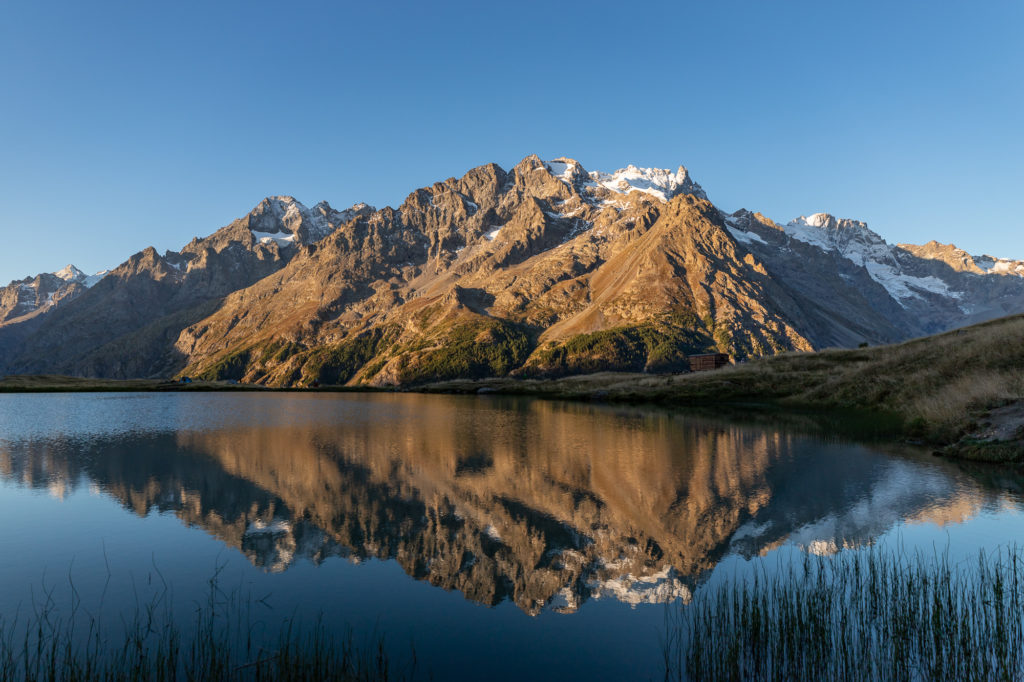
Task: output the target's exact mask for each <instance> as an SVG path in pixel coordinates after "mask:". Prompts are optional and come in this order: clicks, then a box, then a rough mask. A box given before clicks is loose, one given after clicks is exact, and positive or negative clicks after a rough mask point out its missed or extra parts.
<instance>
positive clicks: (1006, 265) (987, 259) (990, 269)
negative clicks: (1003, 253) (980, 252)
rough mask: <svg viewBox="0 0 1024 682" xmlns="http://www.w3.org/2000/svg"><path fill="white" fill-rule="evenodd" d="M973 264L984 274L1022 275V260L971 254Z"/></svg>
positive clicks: (1023, 269)
mask: <svg viewBox="0 0 1024 682" xmlns="http://www.w3.org/2000/svg"><path fill="white" fill-rule="evenodd" d="M973 258H974V264H975V265H977V266H978V267H979V268H981V269H982V270H983V271H984V272H985V274H993V275H1017V276H1018V277H1024V261H1019V260H1010V259H1007V258H996V257H994V256H973Z"/></svg>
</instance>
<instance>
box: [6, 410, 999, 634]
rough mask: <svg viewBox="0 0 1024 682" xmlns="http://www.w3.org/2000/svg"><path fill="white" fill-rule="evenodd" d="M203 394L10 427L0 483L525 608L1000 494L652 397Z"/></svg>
mask: <svg viewBox="0 0 1024 682" xmlns="http://www.w3.org/2000/svg"><path fill="white" fill-rule="evenodd" d="M208 400H211V401H214V402H213V403H211V404H217V405H219V406H220V410H221V411H222V414H220V415H212V416H211V415H205V416H203V417H201V418H199V421H198V422H197V421H195V419H196V418H195V417H194V416H193V417H190V420H191V421H182V420H181V419H180V417H179V416H176V415H174V414H172V415H170V416H168V415H167V414H162V415H159V416H157V417H154V419H153V423H151V424H149V425H146V424H141V425H140V424H134V425H133V426H132V427H131V428H129V429H112V430H111V431H110V432H109V433H108V432H106V431H105V430H104V429H103V428H99V429H94V430H93V431H92V432H90V433H87V434H84V435H83V434H81V433H77V432H75V431H74V430H73V429H71V430H67V431H65V432H63V433H56V434H45V433H40V432H38V431H33V429H32V428H29V427H24V428H22V430H21V432H19V427H18V425H17V424H14V425H11V424H8V425H6V430H5V432H4V433H3V435H2V436H0V437H2V438H3V440H0V475H2V476H3V477H4V478H5V479H7V480H9V481H11V482H16V483H18V484H20V485H24V486H29V487H34V488H48V489H49V490H51V491H52V492H53V493H54V494H63V493H65V492H67V491H68V490H71V489H74V488H76V487H79V486H83V485H89V486H95V487H96V488H98V489H100V490H101V491H103V492H105V493H106V494H108V495H110V496H113V497H114V498H116V499H117V500H119V501H120V503H121V504H122V505H123V506H124V507H125V508H127V509H130V510H132V511H134V512H135V513H136V514H139V515H140V516H145V515H146V514H148V513H149V512H150V511H151V510H153V509H158V510H160V511H167V512H172V513H173V514H175V515H176V516H177V517H178V518H180V519H181V520H182V522H184V523H186V524H189V525H193V526H197V527H200V528H203V529H204V530H205V531H206V532H208V533H210V534H212V535H213V536H215V537H217V538H219V539H220V540H221V541H223V542H224V543H225V544H227V545H228V546H230V547H234V548H236V549H237V550H239V551H241V552H243V553H244V554H245V555H246V556H247V557H248V558H249V560H250V561H251V562H252V563H253V564H255V565H257V566H260V567H263V568H265V569H266V570H269V571H284V570H287V569H288V568H289V567H290V566H291V565H292V564H294V563H295V562H296V561H298V560H299V559H306V560H309V561H312V562H313V563H319V562H320V561H322V560H323V559H324V558H326V557H331V556H341V557H348V558H350V559H351V560H353V561H359V560H363V559H366V558H371V557H375V558H380V559H393V560H394V561H396V562H398V564H400V565H401V567H402V568H403V569H404V571H405V572H406V573H408V574H409V575H410V576H412V577H414V578H416V579H419V580H426V581H429V582H430V583H431V584H432V585H436V586H438V587H442V588H444V589H446V590H458V591H459V592H461V593H463V594H464V595H465V596H466V597H467V598H468V599H471V600H473V601H476V602H479V603H482V604H487V605H495V604H498V603H499V602H502V601H504V600H511V601H512V602H514V603H515V604H516V605H517V606H518V607H519V608H520V609H522V610H523V611H525V612H527V613H530V614H535V613H538V612H539V611H540V610H541V609H544V608H550V609H554V610H558V611H564V612H571V611H575V610H576V609H578V608H579V607H580V605H581V604H582V603H583V602H584V601H585V600H587V599H590V598H595V597H612V598H615V599H618V600H620V601H623V602H626V603H630V604H640V603H658V602H668V601H672V600H676V599H682V600H686V599H688V598H689V596H690V593H691V590H692V589H694V588H695V586H696V584H697V583H698V582H699V581H700V580H701V578H702V576H704V575H706V574H707V572H708V571H710V569H712V568H713V567H714V566H715V564H716V563H717V562H718V561H719V560H720V559H721V558H722V557H723V556H724V555H725V554H726V553H728V552H736V553H739V554H741V555H744V556H753V555H756V554H759V553H764V552H766V551H767V550H769V549H771V548H772V547H775V546H778V545H780V544H782V543H784V542H795V543H798V544H801V545H802V546H804V547H806V548H808V549H809V550H811V551H814V552H819V553H821V552H832V551H835V550H836V549H837V548H841V547H847V546H858V545H862V544H865V543H870V542H871V541H872V540H873V539H874V538H875V537H877V536H878V535H879V534H880V533H883V532H885V531H887V530H888V529H890V528H892V527H893V526H894V525H895V524H897V523H900V522H915V521H934V522H937V523H944V522H947V521H957V520H963V519H965V518H969V517H971V516H972V515H973V514H975V513H977V511H978V510H979V509H981V508H982V507H984V506H987V505H988V506H994V505H999V504H1001V503H1002V502H1003V497H1004V495H1003V494H1002V493H999V492H997V491H996V490H993V489H991V488H989V487H986V486H984V485H982V484H981V483H979V482H976V480H975V479H974V478H972V477H970V476H969V475H967V474H965V473H963V472H962V471H960V470H959V469H957V468H955V467H953V466H951V465H949V464H947V463H945V462H941V461H938V460H934V459H932V458H922V457H920V456H915V455H913V454H912V453H911V454H905V455H899V456H893V455H889V454H883V453H880V452H878V451H877V450H874V449H870V448H866V447H862V446H858V445H853V444H849V443H844V442H829V441H827V440H823V439H821V438H812V437H807V436H801V435H793V434H791V433H786V432H785V431H782V430H771V429H765V428H763V427H761V426H756V427H755V426H743V425H739V424H735V423H727V422H716V421H713V420H710V421H709V420H707V419H702V418H695V417H692V416H688V415H685V414H679V413H671V412H665V411H659V410H653V409H644V408H619V407H606V406H593V405H579V404H566V403H556V402H544V401H532V400H516V399H503V398H494V397H472V398H464V397H463V398H457V397H446V396H424V395H359V396H351V395H341V396H309V395H295V396H288V395H280V394H277V395H230V396H227V395H225V396H221V397H219V398H209V399H208ZM216 401H219V402H216ZM111 404H113V403H111ZM114 412H115V413H114V414H110V413H108V414H107V416H106V417H105V418H108V419H110V420H112V422H111V423H113V421H116V419H117V415H116V406H115V409H114ZM204 420H205V421H204ZM143 421H145V420H143ZM57 431H60V430H59V429H57Z"/></svg>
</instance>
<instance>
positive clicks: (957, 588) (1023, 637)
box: [664, 549, 1024, 680]
mask: <svg viewBox="0 0 1024 682" xmlns="http://www.w3.org/2000/svg"><path fill="white" fill-rule="evenodd" d="M1022 608H1024V557H1022V556H1021V554H1020V552H1019V551H1017V550H1002V551H1000V552H997V553H996V554H994V555H988V556H986V555H984V554H982V555H980V556H979V559H978V561H977V562H974V563H964V564H953V563H951V562H950V561H949V560H948V558H946V557H944V556H938V557H937V556H930V555H929V556H923V555H914V556H909V557H908V556H905V555H902V554H899V553H891V552H884V551H879V550H876V549H872V550H869V551H868V552H866V553H857V554H844V555H842V556H839V557H816V556H812V555H809V554H808V555H806V558H805V560H804V563H803V565H802V566H801V565H796V566H792V567H790V568H789V569H788V570H783V571H782V572H781V573H779V574H776V575H772V576H768V575H764V574H761V575H758V576H757V577H755V578H754V579H753V580H744V579H739V578H737V579H735V580H733V581H732V582H727V583H725V584H723V585H721V586H718V587H717V588H710V589H707V590H702V591H699V592H698V593H697V596H696V597H695V598H694V601H693V602H692V603H691V604H689V605H685V606H681V607H679V610H677V611H673V612H671V614H670V616H669V621H668V629H667V638H666V641H665V646H664V651H665V664H666V679H677V680H683V679H692V680H1020V679H1024V620H1022V619H1021V617H1020V615H1021V609H1022Z"/></svg>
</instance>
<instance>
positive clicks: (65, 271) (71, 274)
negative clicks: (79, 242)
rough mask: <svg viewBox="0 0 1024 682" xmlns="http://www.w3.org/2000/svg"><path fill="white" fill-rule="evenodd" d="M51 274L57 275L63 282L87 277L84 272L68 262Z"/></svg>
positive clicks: (77, 280) (76, 280)
mask: <svg viewBox="0 0 1024 682" xmlns="http://www.w3.org/2000/svg"><path fill="white" fill-rule="evenodd" d="M53 274H55V275H57V277H60V278H61V279H62V280H64V281H65V282H79V281H82V280H84V279H85V278H86V277H87V275H86V274H85V273H84V272H82V271H81V270H79V269H78V268H76V267H75V266H74V265H72V264H70V263H68V264H67V265H65V266H64V267H63V268H61V269H60V270H58V271H57V272H55V273H53Z"/></svg>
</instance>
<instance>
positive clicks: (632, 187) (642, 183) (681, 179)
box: [544, 157, 708, 201]
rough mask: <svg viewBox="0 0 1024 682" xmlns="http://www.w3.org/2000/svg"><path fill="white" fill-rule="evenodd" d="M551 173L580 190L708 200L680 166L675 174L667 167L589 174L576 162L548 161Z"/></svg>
mask: <svg viewBox="0 0 1024 682" xmlns="http://www.w3.org/2000/svg"><path fill="white" fill-rule="evenodd" d="M544 165H545V167H546V168H547V170H548V172H550V173H551V174H552V175H553V176H555V177H556V178H558V179H559V180H561V181H562V182H564V183H566V184H568V185H574V186H577V187H581V188H582V187H603V188H605V189H607V190H611V191H612V192H615V193H617V194H629V193H630V192H632V191H638V192H644V193H646V194H650V195H651V196H654V197H657V198H658V199H660V200H662V201H668V200H669V199H671V198H672V197H674V196H676V195H677V194H692V195H694V196H697V197H700V198H701V199H707V198H708V197H707V194H705V193H704V190H703V189H702V188H701V186H700V185H698V184H697V183H695V182H694V181H693V179H692V178H690V173H689V171H687V170H686V168H685V167H683V166H679V168H678V169H676V170H675V171H672V170H669V169H667V168H640V167H638V166H634V165H632V164H630V165H628V166H626V167H625V168H620V169H618V170H617V171H615V172H613V173H603V172H601V171H594V172H592V173H588V172H587V171H585V170H584V169H583V166H581V165H580V163H579V162H578V161H576V160H574V159H568V158H565V157H562V158H558V159H554V160H552V161H545V162H544Z"/></svg>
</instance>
